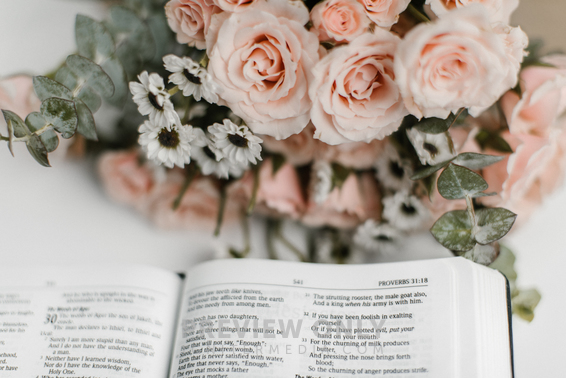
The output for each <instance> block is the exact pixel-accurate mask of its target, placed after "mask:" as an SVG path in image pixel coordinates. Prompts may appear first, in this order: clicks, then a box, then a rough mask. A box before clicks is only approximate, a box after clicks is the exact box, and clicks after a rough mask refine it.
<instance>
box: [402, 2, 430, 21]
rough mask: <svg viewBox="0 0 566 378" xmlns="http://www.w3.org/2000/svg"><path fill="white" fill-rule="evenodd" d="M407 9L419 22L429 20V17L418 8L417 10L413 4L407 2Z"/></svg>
mask: <svg viewBox="0 0 566 378" xmlns="http://www.w3.org/2000/svg"><path fill="white" fill-rule="evenodd" d="M407 10H408V11H409V13H410V14H411V16H413V17H414V18H415V19H416V20H417V21H419V22H430V18H428V16H427V15H426V14H424V13H423V12H421V11H420V10H418V9H417V8H416V7H415V6H414V5H413V4H409V6H408V7H407Z"/></svg>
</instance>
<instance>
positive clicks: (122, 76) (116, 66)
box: [95, 57, 129, 106]
mask: <svg viewBox="0 0 566 378" xmlns="http://www.w3.org/2000/svg"><path fill="white" fill-rule="evenodd" d="M102 68H103V69H104V72H106V74H108V77H109V78H110V79H111V81H112V83H113V85H112V87H113V88H114V89H113V90H114V95H113V96H105V97H106V99H107V100H108V101H109V102H110V103H111V104H114V105H117V106H121V105H122V104H123V102H124V101H125V100H126V97H127V96H128V93H129V89H128V80H127V76H126V72H125V71H124V67H123V66H122V63H120V61H119V60H118V58H116V57H111V58H109V59H107V60H106V61H104V63H102ZM95 89H96V88H95ZM99 93H100V92H99ZM101 94H102V93H101ZM103 96H104V95H103Z"/></svg>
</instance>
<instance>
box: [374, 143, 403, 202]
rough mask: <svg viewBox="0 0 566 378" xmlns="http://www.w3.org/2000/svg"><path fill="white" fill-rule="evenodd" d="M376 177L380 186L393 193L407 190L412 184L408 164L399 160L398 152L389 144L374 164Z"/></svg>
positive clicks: (401, 159)
mask: <svg viewBox="0 0 566 378" xmlns="http://www.w3.org/2000/svg"><path fill="white" fill-rule="evenodd" d="M374 167H375V169H376V171H377V172H376V177H377V179H378V180H379V182H380V184H381V185H382V186H383V187H385V188H387V189H391V190H394V191H397V190H403V189H409V188H410V187H411V185H412V184H413V181H412V180H411V175H412V174H413V172H412V168H411V166H410V162H409V161H408V160H407V159H403V158H401V156H400V155H399V152H398V151H397V149H395V147H393V146H392V145H391V144H388V145H387V146H386V147H385V151H384V153H383V154H381V155H380V157H379V158H378V160H377V161H376V162H375V164H374Z"/></svg>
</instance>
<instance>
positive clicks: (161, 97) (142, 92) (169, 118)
mask: <svg viewBox="0 0 566 378" xmlns="http://www.w3.org/2000/svg"><path fill="white" fill-rule="evenodd" d="M138 79H139V81H140V82H139V83H138V82H135V81H132V82H130V92H132V95H133V100H134V102H135V103H136V104H137V105H138V111H139V112H140V113H141V115H149V120H150V121H151V122H152V123H153V124H156V125H160V126H170V125H173V124H181V120H180V119H179V115H178V114H177V113H176V112H175V109H174V107H173V103H171V100H170V99H169V97H170V95H169V92H167V91H166V90H165V84H164V83H163V78H162V77H161V76H159V75H158V74H156V73H152V74H151V75H149V74H148V73H147V71H143V72H142V73H141V74H139V75H138Z"/></svg>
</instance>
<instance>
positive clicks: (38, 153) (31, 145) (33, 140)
mask: <svg viewBox="0 0 566 378" xmlns="http://www.w3.org/2000/svg"><path fill="white" fill-rule="evenodd" d="M26 147H27V148H28V151H29V153H30V154H31V156H33V158H34V159H35V161H37V162H38V163H39V164H41V165H42V166H44V167H51V165H50V164H49V159H48V158H47V148H45V146H44V145H43V142H42V141H41V139H40V137H39V135H35V134H33V135H31V136H30V138H29V139H28V140H27V142H26Z"/></svg>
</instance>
